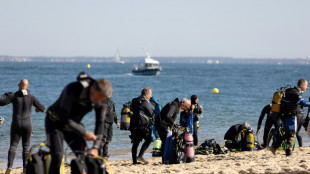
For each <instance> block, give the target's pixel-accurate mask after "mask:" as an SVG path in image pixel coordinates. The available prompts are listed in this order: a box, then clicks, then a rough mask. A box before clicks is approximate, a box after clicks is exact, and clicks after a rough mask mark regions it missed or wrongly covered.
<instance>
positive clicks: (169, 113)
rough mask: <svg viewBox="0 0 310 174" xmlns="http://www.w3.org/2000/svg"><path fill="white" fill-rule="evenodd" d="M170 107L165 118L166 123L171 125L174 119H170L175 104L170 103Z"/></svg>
mask: <svg viewBox="0 0 310 174" xmlns="http://www.w3.org/2000/svg"><path fill="white" fill-rule="evenodd" d="M170 106H171V107H170V109H169V111H168V113H167V115H166V120H167V121H168V123H169V124H170V125H173V124H174V120H173V119H172V117H173V115H174V114H175V113H174V111H175V106H174V105H170Z"/></svg>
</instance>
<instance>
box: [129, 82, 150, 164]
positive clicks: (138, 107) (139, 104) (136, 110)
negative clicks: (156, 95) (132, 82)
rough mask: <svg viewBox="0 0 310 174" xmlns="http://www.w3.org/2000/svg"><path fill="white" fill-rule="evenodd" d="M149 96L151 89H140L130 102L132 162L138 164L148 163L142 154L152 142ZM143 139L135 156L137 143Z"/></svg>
mask: <svg viewBox="0 0 310 174" xmlns="http://www.w3.org/2000/svg"><path fill="white" fill-rule="evenodd" d="M151 97H152V89H151V88H144V89H143V90H142V91H141V95H140V96H139V97H137V98H134V99H132V102H131V111H132V112H133V115H132V117H131V119H130V132H131V135H130V136H129V137H130V138H131V141H132V148H131V154H132V163H133V164H138V162H143V163H144V164H148V161H146V160H145V159H144V158H143V155H144V152H145V151H146V150H147V148H148V147H149V146H150V144H151V142H152V134H151V130H150V124H151V120H152V119H153V116H154V111H153V109H152V108H151V105H150V102H149V100H150V98H151ZM141 114H142V115H141ZM142 117H145V118H142ZM143 120H144V121H143ZM143 139H144V143H143V144H142V147H141V149H140V152H139V155H138V157H137V149H138V146H139V143H140V142H141V141H142V140H143Z"/></svg>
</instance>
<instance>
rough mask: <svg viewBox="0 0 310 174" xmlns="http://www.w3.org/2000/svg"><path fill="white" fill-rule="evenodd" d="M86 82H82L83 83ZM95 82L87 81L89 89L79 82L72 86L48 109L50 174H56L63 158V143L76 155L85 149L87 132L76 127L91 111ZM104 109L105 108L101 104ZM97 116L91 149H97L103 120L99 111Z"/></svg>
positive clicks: (103, 115) (103, 117)
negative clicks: (50, 156)
mask: <svg viewBox="0 0 310 174" xmlns="http://www.w3.org/2000/svg"><path fill="white" fill-rule="evenodd" d="M83 82H85V81H83ZM94 82H95V81H94V80H93V79H89V80H88V83H86V84H89V85H85V83H81V82H79V81H77V82H72V83H70V84H69V85H67V86H66V87H65V88H64V90H63V91H62V93H61V95H60V97H59V98H58V100H57V101H56V102H55V103H54V104H53V105H52V106H50V107H49V108H48V110H47V114H46V118H45V128H46V134H47V139H48V141H49V144H50V151H51V155H52V161H51V165H50V170H49V174H57V173H59V169H60V165H61V161H62V158H63V140H65V141H66V142H67V144H68V145H69V146H70V148H71V149H72V150H73V152H75V153H76V154H77V153H78V152H80V151H84V150H86V149H87V144H86V142H85V140H84V139H83V137H84V136H85V133H86V130H85V129H84V128H83V127H82V126H81V125H80V124H79V123H80V122H81V120H82V118H83V117H84V116H85V115H86V114H87V113H88V112H90V111H92V109H93V108H94V107H93V106H94V105H93V103H92V102H91V100H90V95H89V93H90V86H91V85H92V84H93V83H94ZM102 105H103V106H102V107H103V108H106V106H105V104H102ZM94 109H95V112H96V126H95V135H96V136H97V140H96V141H95V142H94V145H93V148H95V149H98V150H99V148H100V144H101V141H102V133H103V126H104V119H105V111H104V112H102V109H101V108H99V107H98V108H94Z"/></svg>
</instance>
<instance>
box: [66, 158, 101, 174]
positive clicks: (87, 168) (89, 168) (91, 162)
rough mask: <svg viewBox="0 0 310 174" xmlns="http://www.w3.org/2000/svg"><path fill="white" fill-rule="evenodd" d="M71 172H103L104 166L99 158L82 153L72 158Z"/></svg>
mask: <svg viewBox="0 0 310 174" xmlns="http://www.w3.org/2000/svg"><path fill="white" fill-rule="evenodd" d="M70 166H71V173H72V174H105V173H106V166H105V165H104V162H103V160H102V159H100V158H92V157H88V156H84V155H79V156H78V157H77V158H75V159H72V160H71V163H70Z"/></svg>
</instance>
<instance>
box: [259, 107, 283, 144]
mask: <svg viewBox="0 0 310 174" xmlns="http://www.w3.org/2000/svg"><path fill="white" fill-rule="evenodd" d="M270 111H271V104H268V105H266V106H265V107H264V108H263V110H262V112H261V114H260V116H259V119H258V124H257V131H256V136H257V135H258V134H260V127H261V125H262V121H263V119H264V117H265V115H267V119H266V122H265V128H264V136H263V144H262V147H263V148H266V146H267V138H268V134H269V131H270V129H271V127H272V126H274V128H277V127H278V126H279V125H280V124H281V120H280V119H279V118H278V119H277V120H275V119H273V118H271V115H270V114H272V113H270Z"/></svg>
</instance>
